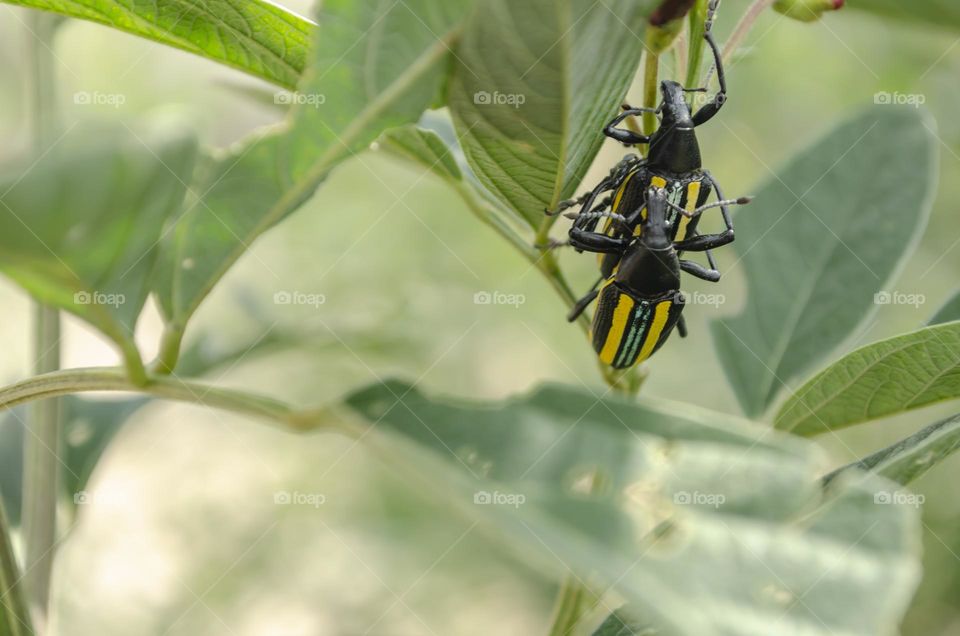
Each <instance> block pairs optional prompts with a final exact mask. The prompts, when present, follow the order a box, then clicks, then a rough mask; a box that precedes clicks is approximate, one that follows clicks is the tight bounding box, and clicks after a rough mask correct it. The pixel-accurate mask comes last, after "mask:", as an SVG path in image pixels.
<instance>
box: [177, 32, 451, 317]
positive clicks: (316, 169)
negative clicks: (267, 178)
mask: <svg viewBox="0 0 960 636" xmlns="http://www.w3.org/2000/svg"><path fill="white" fill-rule="evenodd" d="M462 29H463V25H462V24H458V25H457V26H455V27H454V28H452V29H450V30H449V31H448V32H447V33H446V34H445V35H444V36H443V37H441V38H439V39H438V40H437V42H436V43H435V44H434V45H433V46H432V47H430V48H428V49H426V51H424V52H423V53H422V54H421V55H420V57H419V58H417V59H416V60H415V61H414V63H413V64H411V65H410V67H409V71H410V72H408V73H406V74H404V75H401V76H400V77H399V78H397V81H396V82H394V83H393V84H391V85H390V86H388V87H387V88H386V89H385V90H384V91H382V92H381V93H380V95H379V96H378V97H377V98H376V99H374V100H373V101H371V102H370V104H369V105H368V107H367V108H365V109H364V110H363V111H361V112H360V114H359V115H358V116H357V118H356V119H354V120H353V122H351V124H350V125H349V126H347V127H346V128H345V129H344V131H343V133H342V134H341V135H339V138H340V140H341V142H342V144H341V143H336V144H331V145H330V147H329V148H328V149H327V150H326V151H325V152H324V153H323V154H322V155H321V156H320V157H319V158H318V159H317V160H316V161H315V162H314V163H313V165H312V166H311V168H310V169H309V170H308V171H307V172H306V174H305V175H304V176H302V177H301V178H300V179H299V180H298V181H297V182H296V183H295V184H294V185H293V187H292V188H290V189H288V190H287V191H286V192H285V193H284V194H283V196H282V197H281V198H280V200H279V201H277V203H276V204H274V205H273V206H272V207H271V208H270V211H269V212H268V213H267V214H266V215H264V216H263V217H262V218H261V219H260V222H259V223H257V225H256V226H254V228H253V230H252V231H251V232H249V233H248V234H247V235H246V237H245V238H248V239H250V240H251V241H252V240H253V239H255V238H256V237H258V236H260V235H261V234H262V233H263V232H265V231H266V230H267V229H269V228H270V226H272V225H273V224H274V223H276V222H277V221H278V220H279V219H281V218H283V216H284V215H285V214H287V213H288V212H290V211H291V209H292V208H293V207H295V206H296V205H297V204H298V202H300V201H301V200H302V199H303V197H304V196H306V195H307V194H308V193H309V192H310V191H311V190H313V189H314V188H315V187H316V185H317V184H318V183H319V182H320V181H321V180H322V179H323V178H324V177H325V176H326V173H327V171H328V170H329V169H330V164H332V162H333V161H334V160H336V158H337V157H338V156H339V155H340V154H341V153H343V152H344V150H343V147H342V146H343V144H346V145H348V146H349V145H350V144H351V143H352V142H353V141H354V139H355V138H356V136H358V135H359V133H360V132H362V131H363V129H364V128H365V127H366V125H367V124H368V123H369V122H370V121H372V120H373V119H374V118H375V117H376V116H377V115H379V114H380V113H382V112H384V111H385V110H386V108H387V107H389V105H390V103H391V102H392V100H393V99H394V97H396V96H398V95H400V94H402V92H403V91H404V90H406V89H407V88H408V87H409V86H411V85H413V84H415V83H416V82H417V81H418V80H419V79H420V78H421V77H422V76H423V75H425V74H426V73H427V72H429V71H430V69H431V68H432V67H433V64H434V63H435V62H436V61H438V60H440V59H442V58H443V56H444V55H446V53H447V51H448V50H449V49H450V47H451V45H452V44H453V41H454V40H456V39H457V38H458V37H459V35H460V33H461V31H462ZM288 125H289V124H288ZM290 130H291V129H290V128H288V129H287V131H286V132H285V134H289V132H290ZM254 143H257V142H254ZM247 244H249V243H247ZM182 246H183V243H182V242H181V249H182ZM246 250H247V247H246V245H245V244H244V243H240V244H239V245H238V246H237V247H235V248H234V249H233V250H232V251H231V252H230V253H229V254H228V255H227V256H226V257H225V258H224V259H223V262H222V264H221V266H220V267H219V268H218V269H217V270H216V271H215V273H214V274H213V275H211V276H210V277H209V278H208V280H207V282H206V284H205V285H204V286H203V287H202V288H201V291H200V293H198V294H196V295H195V297H194V300H192V301H191V302H190V303H189V305H188V306H187V308H186V311H182V312H179V313H176V312H175V316H174V318H173V322H175V323H176V324H177V325H178V326H180V327H182V326H183V325H182V324H181V323H185V322H186V319H187V318H189V316H191V315H192V314H193V313H194V312H195V311H196V310H197V308H198V307H199V306H200V303H201V302H203V300H204V298H206V296H207V295H208V294H209V293H210V290H211V289H213V286H214V285H215V284H216V282H217V281H218V280H220V279H221V278H222V277H223V276H224V274H226V272H227V270H229V269H230V267H232V266H233V264H234V263H235V262H236V261H237V259H239V258H240V256H241V255H242V254H243V253H244V252H245V251H246ZM181 255H182V252H181ZM177 262H179V260H178V261H177ZM177 269H178V270H179V268H177ZM181 280H182V279H181V277H179V276H175V277H174V289H173V294H174V296H173V298H174V307H176V306H177V305H178V304H179V303H180V302H181V301H182V298H181V291H182V290H181V289H180V288H179V285H177V282H178V281H181Z"/></svg>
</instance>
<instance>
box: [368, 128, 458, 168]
mask: <svg viewBox="0 0 960 636" xmlns="http://www.w3.org/2000/svg"><path fill="white" fill-rule="evenodd" d="M381 145H382V146H383V147H384V148H385V149H386V150H388V151H390V152H393V153H394V154H396V155H399V156H402V157H405V158H406V159H409V160H411V161H414V162H416V163H419V164H420V165H421V166H423V167H425V168H426V169H427V170H429V171H431V172H433V173H434V174H436V175H437V176H438V177H441V178H442V179H447V180H453V181H460V180H461V179H463V173H462V172H460V167H459V166H457V160H456V158H455V157H454V155H453V152H452V150H451V148H450V147H448V146H447V144H445V143H444V142H443V140H442V139H440V137H439V136H438V135H437V134H436V133H435V132H433V131H430V130H424V129H423V128H418V127H416V126H404V127H403V128H394V129H393V130H390V131H387V133H386V134H384V136H383V139H382V140H381Z"/></svg>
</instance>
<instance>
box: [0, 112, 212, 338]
mask: <svg viewBox="0 0 960 636" xmlns="http://www.w3.org/2000/svg"><path fill="white" fill-rule="evenodd" d="M195 152H196V142H195V139H194V137H193V135H192V134H190V133H187V132H186V131H185V130H184V129H183V128H182V127H180V126H177V125H175V124H172V123H170V122H166V121H165V122H162V123H157V124H155V125H153V126H151V127H150V128H148V129H145V130H139V131H134V130H131V129H128V128H126V127H118V128H112V127H111V128H97V129H83V130H79V129H70V130H68V131H67V132H66V133H65V134H64V136H63V137H62V138H61V140H60V141H59V142H57V143H55V144H54V145H53V146H52V147H51V148H50V149H49V150H48V151H47V153H46V154H44V155H42V156H40V157H39V158H37V159H36V161H31V162H25V163H23V165H19V166H17V167H7V170H6V171H5V173H4V174H3V175H2V176H0V193H2V196H0V271H2V272H3V273H4V274H6V275H7V276H9V277H10V278H12V279H13V280H14V281H16V282H17V283H19V284H20V285H21V286H22V287H23V288H24V289H26V290H27V291H28V292H29V293H30V294H31V295H32V296H34V297H36V298H38V299H40V300H42V301H43V302H44V303H47V304H49V305H53V306H56V307H59V308H61V309H64V310H66V311H69V312H71V313H73V314H76V315H77V316H79V317H80V318H82V319H84V320H86V321H87V322H89V323H90V324H92V325H93V326H95V327H96V328H98V329H99V330H100V331H102V332H103V333H104V334H106V335H107V336H109V337H110V338H111V339H113V340H114V341H115V342H117V343H118V344H119V345H120V346H121V348H122V349H124V350H125V351H128V350H129V349H130V348H131V347H132V346H133V345H132V342H133V330H134V327H135V324H136V321H137V317H138V316H139V315H140V311H141V309H142V308H143V303H144V301H145V300H146V297H147V293H148V291H149V276H150V274H151V272H152V270H153V267H154V264H155V261H156V254H157V252H158V250H157V249H156V246H157V244H158V241H159V239H160V236H161V231H162V229H163V226H164V225H165V224H166V223H168V221H169V220H170V218H171V217H173V216H174V215H175V213H176V212H178V211H179V210H180V206H181V203H182V200H183V195H184V190H185V185H184V184H185V183H186V182H187V181H188V180H189V179H190V175H191V173H192V171H193V164H194V156H195Z"/></svg>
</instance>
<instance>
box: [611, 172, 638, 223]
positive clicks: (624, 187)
mask: <svg viewBox="0 0 960 636" xmlns="http://www.w3.org/2000/svg"><path fill="white" fill-rule="evenodd" d="M635 174H637V173H636V172H631V173H630V174H628V175H627V178H626V179H624V180H623V183H621V184H620V187H619V188H618V189H617V193H616V194H615V195H614V197H613V208H611V209H612V210H613V211H614V212H617V213H619V210H620V200H621V199H623V194H624V193H625V192H626V191H627V185H628V184H629V183H630V180H631V179H633V175H635Z"/></svg>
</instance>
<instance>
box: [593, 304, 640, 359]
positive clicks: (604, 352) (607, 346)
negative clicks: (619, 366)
mask: <svg viewBox="0 0 960 636" xmlns="http://www.w3.org/2000/svg"><path fill="white" fill-rule="evenodd" d="M633 305H634V302H633V299H632V298H630V297H629V296H627V295H626V294H620V297H619V298H617V308H616V309H615V310H614V311H613V321H611V323H610V330H609V331H608V332H607V339H606V340H604V342H603V349H601V350H600V361H601V362H603V363H604V364H610V365H612V364H613V359H614V357H616V355H617V350H618V349H620V341H621V340H623V332H624V330H626V328H627V318H629V317H630V311H631V310H633Z"/></svg>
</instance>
